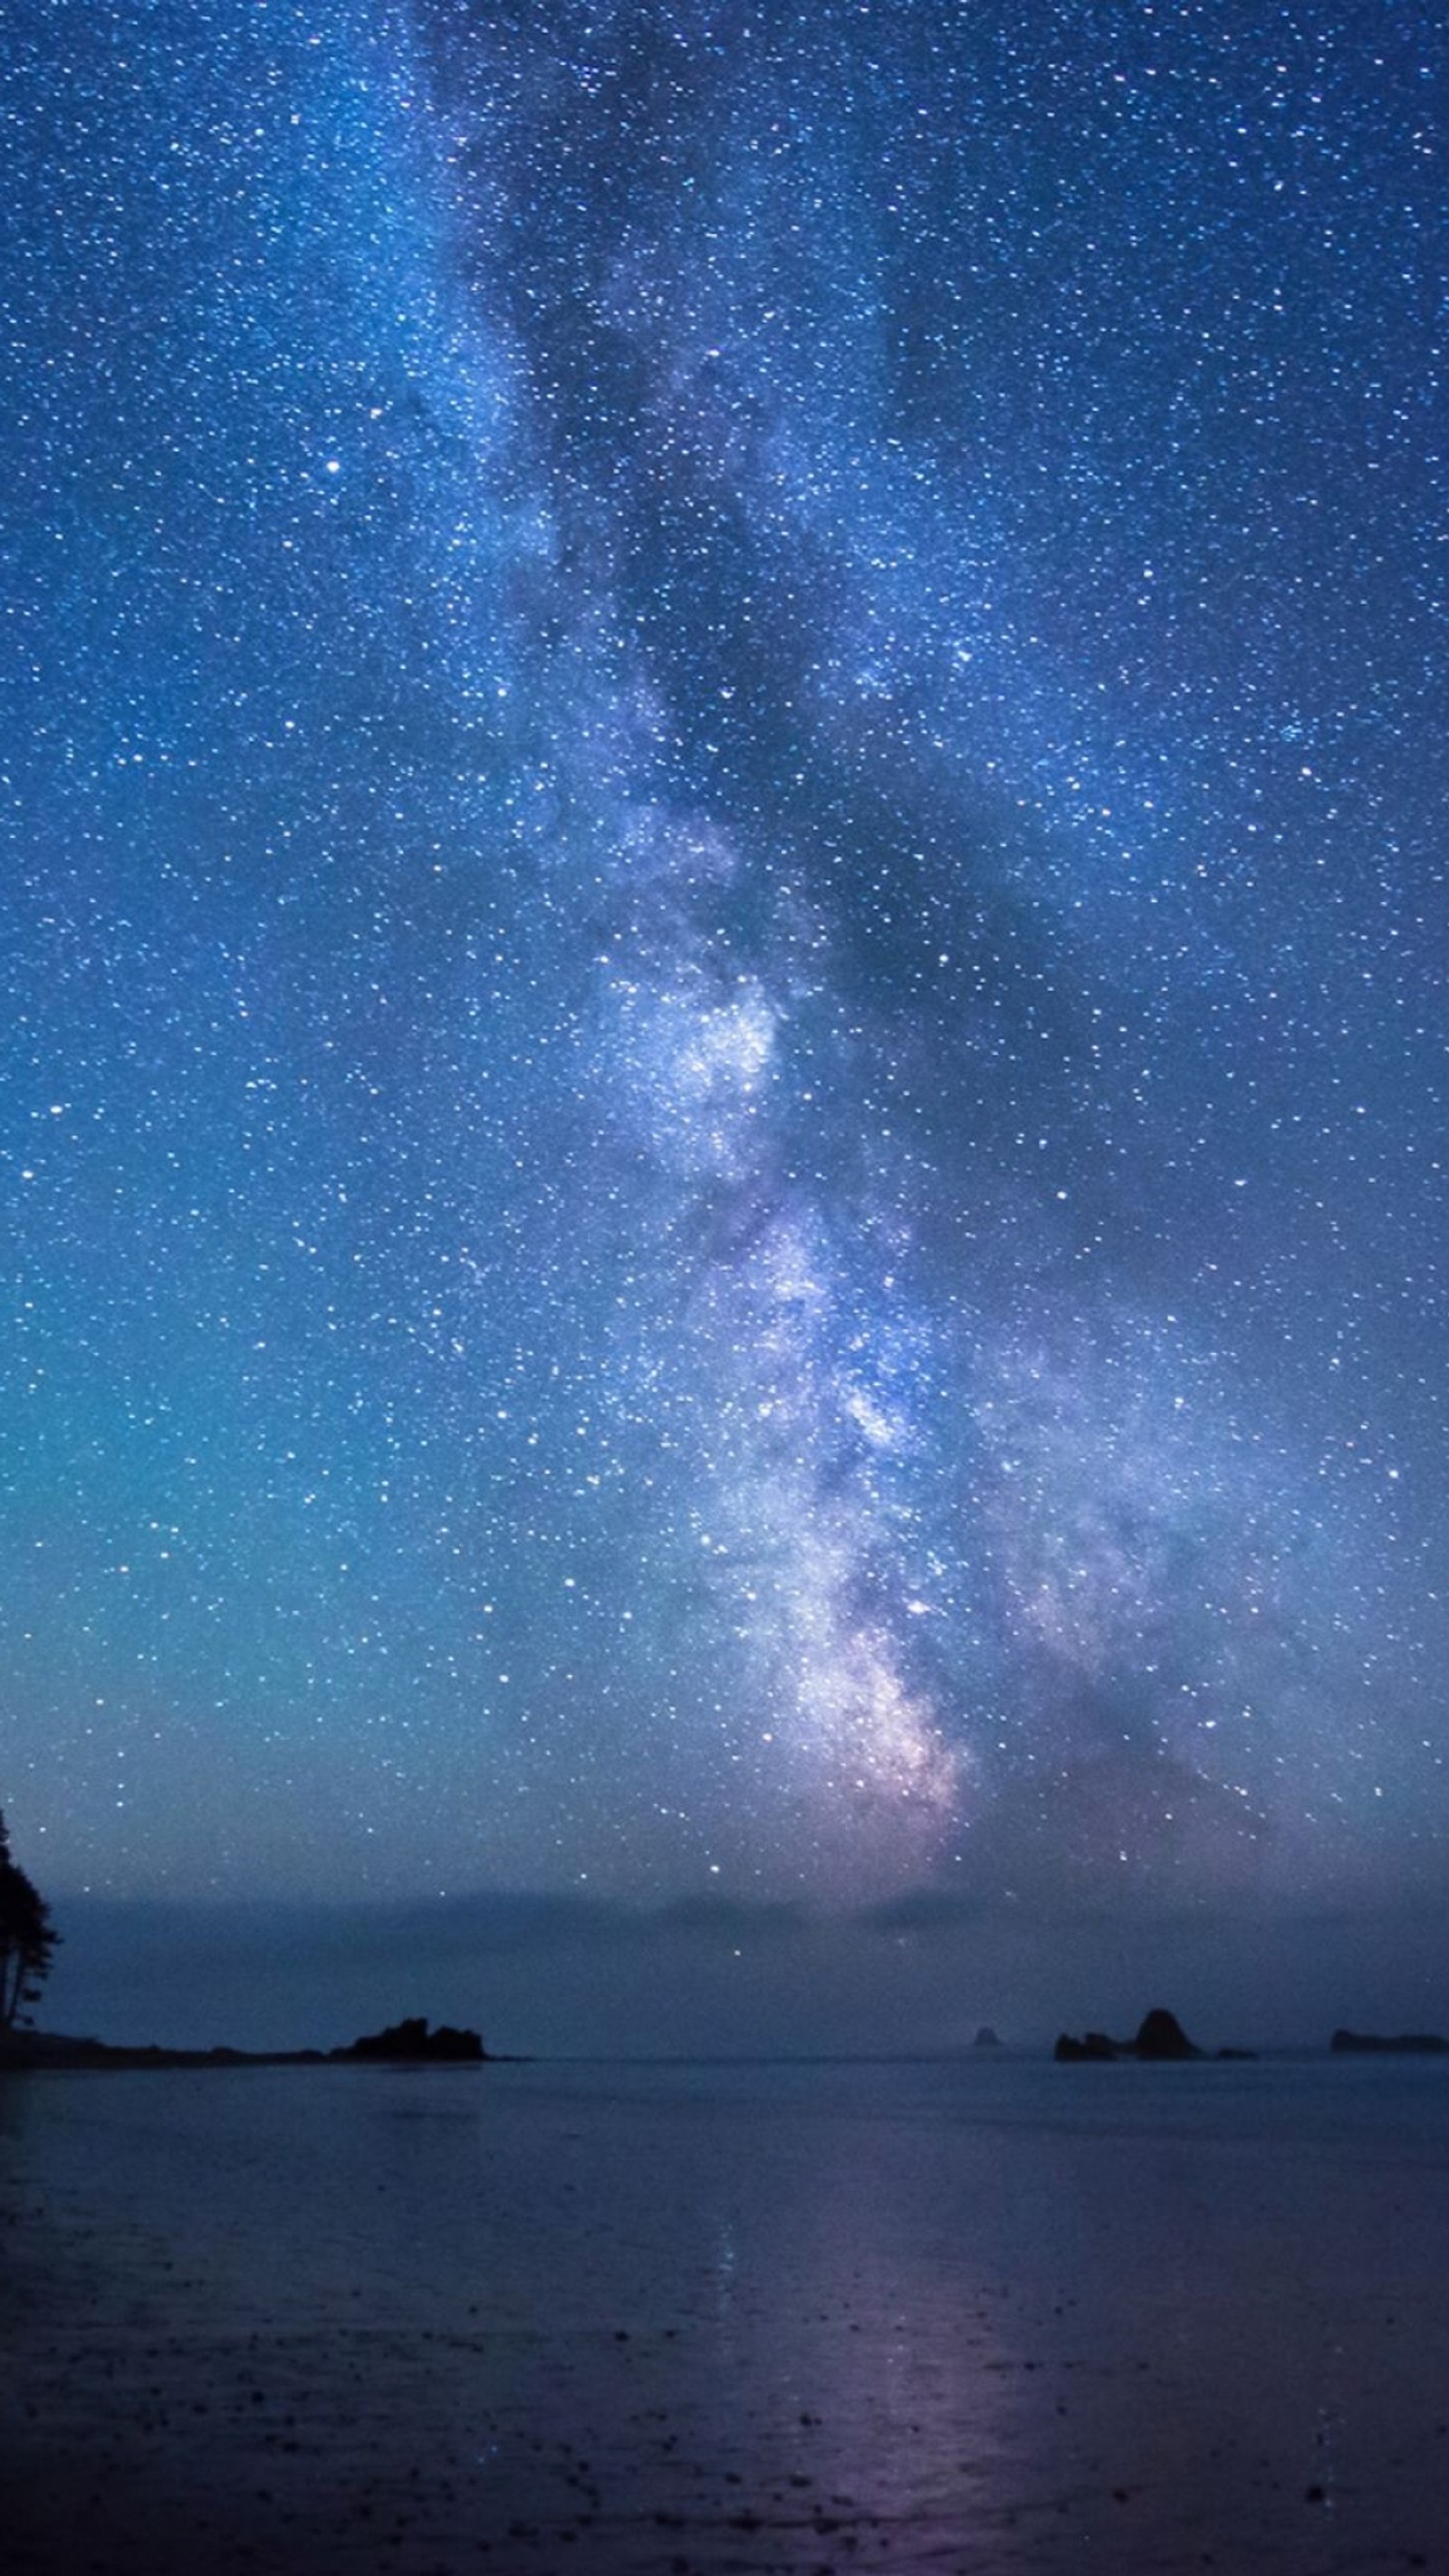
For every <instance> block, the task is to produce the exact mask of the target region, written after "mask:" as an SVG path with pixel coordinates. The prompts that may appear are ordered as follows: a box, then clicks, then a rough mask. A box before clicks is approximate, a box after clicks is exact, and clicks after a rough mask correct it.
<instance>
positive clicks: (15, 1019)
mask: <svg viewBox="0 0 1449 2576" xmlns="http://www.w3.org/2000/svg"><path fill="white" fill-rule="evenodd" d="M16 17H17V30H18V33H17V36H16V40H15V42H14V43H13V45H12V46H11V48H10V51H9V60H8V63H7V65H6V67H5V69H4V71H3V73H0V99H3V108H4V114H5V119H6V126H7V131H8V133H9V137H10V143H11V150H12V153H13V155H14V160H13V165H12V166H13V172H14V176H13V177H12V181H11V185H10V191H9V199H10V204H11V209H12V211H11V218H10V223H9V229H8V239H7V244H6V248H5V252H4V281H3V301H0V318H3V323H4V329H5V334H6V340H7V344H8V351H9V357H10V370H9V372H10V379H11V383H12V387H13V389H14V390H13V392H12V395H11V400H10V404H9V407H8V409H7V413H6V417H5V423H4V429H3V441H4V454H5V506H6V513H7V518H8V522H9V543H8V551H7V563H8V572H7V607H8V615H7V622H6V632H7V636H8V642H7V647H6V652H5V655H4V660H3V668H0V690H3V698H4V717H5V746H6V773H5V777H6V783H5V790H4V793H5V799H6V806H5V810H6V814H7V818H8V829H7V854H6V857H5V861H4V868H5V874H4V881H3V882H4V911H5V923H6V934H7V935H6V941H5V960H4V965H3V970H0V971H3V975H4V985H5V1009H4V1021H3V1030H0V1040H3V1048H4V1104H5V1118H4V1130H3V1142H4V1161H3V1166H0V1169H3V1173H4V1187H5V1196H6V1206H7V1255H8V1257H7V1261H6V1265H5V1268H6V1280H7V1289H8V1330H7V1334H6V1338H5V1353H6V1361H5V1365H6V1372H7V1375H6V1387H5V1418H6V1426H7V1429H6V1441H5V1458H4V1485H3V1508H4V1531H5V1566H6V1578H5V1582H4V1586H3V1592H0V1635H3V1641H4V1660H5V1667H6V1673H7V1680H6V1695H5V1709H4V1717H3V1735H0V1797H3V1800H4V1803H5V1805H6V1807H7V1809H8V1810H9V1813H10V1818H11V1823H12V1826H13V1828H14V1830H15V1832H16V1835H17V1842H18V1844H19V1846H20V1847H22V1848H23V1849H24V1852H25V1854H26V1857H27V1858H28V1859H29V1860H31V1861H32V1862H33V1863H34V1865H35V1867H36V1869H37V1870H38V1871H39V1872H41V1874H43V1875H44V1876H45V1877H46V1879H47V1883H48V1884H50V1885H51V1886H53V1887H54V1888H55V1889H56V1890H57V1891H58V1892H63V1891H64V1889H65V1888H67V1887H71V1888H77V1889H78V1888H80V1887H81V1886H83V1885H89V1886H91V1887H95V1888H100V1889H109V1890H115V1891H118V1892H122V1893H137V1892H141V1893H144V1892H147V1891H155V1892H161V1891H177V1892H195V1891H201V1890H206V1889H214V1890H216V1891H219V1892H231V1893H245V1892H247V1891H249V1890H251V1889H254V1888H257V1889H264V1890H265V1889H278V1890H280V1889H290V1890H301V1889H304V1888H311V1889H318V1890H321V1891H324V1892H327V1893H333V1894H354V1893H364V1892H369V1891H372V1892H392V1893H410V1892H414V1891H416V1892H419V1893H420V1892H423V1891H426V1890H431V1889H449V1890H453V1889H461V1888H468V1887H474V1886H480V1885H506V1886H535V1887H541V1888H557V1889H563V1888H568V1887H577V1886H579V1885H581V1884H587V1885H588V1886H589V1887H590V1888H593V1889H597V1890H599V1891H601V1892H604V1893H607V1894H624V1895H634V1896H641V1897H649V1898H654V1897H658V1898H669V1897H674V1896H679V1895H688V1894H693V1893H705V1892H710V1891H716V1892H718V1893H719V1894H720V1895H721V1896H725V1895H733V1896H748V1895H752V1894H754V1895H760V1896H762V1897H770V1898H778V1897H781V1896H792V1895H793V1896H800V1897H802V1898H804V1899H806V1900H808V1901H810V1902H814V1903H823V1904H838V1903H851V1902H856V1901H867V1900H871V1899H877V1898H883V1897H889V1896H891V1895H892V1894H893V1893H895V1892H897V1891H900V1890H903V1889H907V1888H911V1887H915V1886H918V1885H929V1884H938V1885H940V1886H942V1887H944V1888H947V1889H950V1890H953V1891H955V1890H959V1891H962V1892H963V1893H966V1894H970V1895H972V1896H975V1895H979V1896H981V1897H982V1898H983V1899H993V1898H1000V1899H1002V1900H1003V1901H1005V1900H1006V1898H1007V1896H1008V1893H1009V1894H1010V1896H1012V1897H1014V1898H1025V1899H1027V1900H1028V1901H1029V1900H1031V1899H1032V1898H1033V1897H1034V1896H1035V1897H1037V1898H1041V1897H1043V1896H1045V1895H1047V1894H1051V1893H1061V1892H1063V1891H1067V1892H1075V1893H1076V1894H1078V1895H1085V1896H1087V1897H1088V1898H1090V1899H1091V1900H1092V1901H1096V1900H1098V1899H1100V1900H1101V1901H1103V1902H1108V1903H1110V1902H1112V1901H1114V1899H1115V1898H1116V1896H1117V1895H1118V1894H1120V1893H1123V1892H1127V1893H1129V1894H1131V1895H1140V1894H1141V1893H1142V1892H1143V1891H1147V1892H1149V1893H1150V1894H1153V1895H1154V1896H1161V1895H1164V1894H1175V1895H1180V1896H1183V1897H1184V1898H1189V1899H1203V1898H1212V1899H1218V1898H1226V1899H1228V1900H1231V1899H1232V1898H1233V1897H1234V1896H1235V1895H1239V1894H1242V1895H1247V1894H1250V1895H1251V1896H1252V1897H1253V1898H1254V1899H1255V1900H1256V1899H1257V1898H1258V1897H1260V1896H1261V1895H1263V1894H1264V1893H1265V1892H1266V1893H1267V1894H1269V1895H1272V1894H1274V1893H1277V1892H1282V1893H1285V1894H1288V1893H1291V1894H1293V1895H1294V1896H1298V1895H1301V1894H1302V1893H1303V1892H1304V1891H1310V1892H1311V1891H1317V1890H1325V1889H1329V1888H1338V1889H1341V1888H1343V1887H1344V1886H1345V1885H1352V1886H1354V1887H1355V1888H1365V1887H1366V1888H1368V1889H1370V1890H1372V1889H1374V1888H1375V1887H1379V1888H1382V1889H1384V1890H1386V1891H1387V1890H1388V1889H1390V1888H1392V1889H1394V1890H1395V1891H1399V1892H1402V1890H1403V1889H1404V1888H1405V1887H1406V1886H1409V1885H1413V1884H1417V1883H1418V1882H1419V1881H1420V1880H1421V1879H1424V1880H1426V1881H1427V1880H1428V1879H1429V1878H1431V1877H1432V1874H1433V1870H1434V1865H1435V1854H1436V1850H1437V1848H1438V1846H1439V1843H1440V1840H1441V1838H1442V1835H1443V1832H1444V1829H1445V1827H1446V1825H1449V1794H1446V1785H1445V1773H1444V1767H1443V1752H1444V1746H1445V1728H1444V1719H1443V1711H1442V1674H1443V1671H1444V1669H1445V1666H1446V1654H1449V1636H1446V1633H1445V1622H1444V1616H1443V1604H1442V1581H1441V1579H1440V1575H1439V1572H1438V1570H1437V1569H1439V1568H1440V1567H1441V1565H1442V1554H1443V1541H1444V1536H1445V1489H1444V1477H1443V1463H1444V1462H1443V1450H1442V1411H1441V1396H1442V1389H1443V1386H1444V1383H1445V1349H1444V1307H1443V1303H1442V1300H1441V1299H1440V1297H1439V1295H1438V1281H1437V1273H1436V1255H1437V1252H1438V1248H1439V1246H1440V1244H1441V1243H1442V1240H1443V1225H1444V1212H1443V1160H1442V1156H1443V1139H1444V1129H1443V1123H1442V1110H1441V1104H1442V1092H1443V1061H1444V1033H1445V1018H1444V1010H1443V1002H1442V963H1443V958H1444V956H1445V954H1446V953H1449V942H1446V937H1445V923H1444V912H1443V894H1442V869H1441V863H1440V826H1439V815H1440V813H1441V811H1442V808H1443V789H1444V783H1445V782H1444V775H1443V773H1444V749H1443V742H1444V727H1443V722H1442V713H1443V664H1442V649H1443V648H1442V637H1443V627H1442V604H1443V583H1442V562H1443V555H1444V527H1445V515H1444V502H1445V493H1444V468H1443V457H1442V450H1441V444H1440V436H1441V432H1442V426H1443V415H1442V408H1441V396H1442V378H1441V376H1440V374H1439V373H1438V367H1439V363H1440V361H1439V353H1438V343H1437V342H1436V339H1435V324H1436V319H1437V318H1438V309H1437V307H1436V293H1437V290H1438V288H1439V285H1440V283H1441V279H1440V275H1439V267H1438V260H1439V254H1440V252H1441V251H1442V206H1441V199H1440V197H1439V194H1438V193H1437V191H1438V186H1439V184H1440V183H1439V182H1437V181H1436V178H1435V175H1434V172H1435V165H1434V162H1433V158H1432V155H1433V149H1434V144H1435V141H1436V135H1435V131H1434V115H1435V106H1436V96H1435V92H1436V85H1437V86H1438V87H1439V89H1440V94H1442V81H1443V74H1444V68H1445V67H1444V64H1443V61H1442V37H1441V35H1440V33H1439V30H1438V28H1437V26H1436V24H1435V21H1434V16H1433V13H1431V12H1429V11H1427V10H1420V9H1416V8H1412V7H1404V8H1396V9H1392V10H1387V9H1386V10H1372V11H1370V10H1360V9H1349V8H1346V7H1344V6H1342V5H1338V6H1333V5H1323V6H1309V5H1306V0H1303V5H1299V0H1293V5H1290V6H1287V7H1284V8H1278V9H1273V10H1270V11H1268V12H1267V14H1266V15H1265V14H1264V13H1263V12H1262V11H1261V10H1253V11H1249V10H1247V9H1245V8H1239V7H1237V6H1233V7H1221V6H1207V5H1202V6H1196V5H1164V6H1159V7H1143V6H1136V5H1134V6H1132V7H1128V8H1123V7H1121V6H1119V5H1116V0H1113V5H1111V6H1110V7H1109V6H1106V5H1098V6H1092V5H1086V0H1083V5H1065V4H1064V5H1060V6H1055V7H1048V6H1046V5H1044V4H1043V5H1038V0H1029V5H1027V6H1025V7H1014V6H1013V7H1007V6H1005V5H998V0H990V5H987V6H985V7H981V8H971V9H965V8H961V9H956V8H943V7H941V6H939V5H936V0H919V5H915V0H894V5H887V0H858V4H857V0H850V5H846V0H810V5H808V6H806V5H804V0H800V5H798V6H794V7H774V6H770V7H766V6H764V5H762V0H756V5H749V0H734V5H719V6H713V5H708V0H698V5H695V6H687V5H679V6H673V7H670V6H665V5H663V0H637V5H624V0H618V5H606V0H599V4H598V5H596V6H593V7H587V6H584V5H582V0H549V5H548V6H544V5H543V0H511V5H496V6H488V7H483V6H481V5H476V6H475V5H466V4H465V0H454V5H445V0H415V5H412V6H403V5H392V0H317V5H316V6H315V7H313V8H303V7H300V6H298V5H296V0H272V5H263V0H185V5H183V0H126V5H122V4H121V0H85V5H81V0H50V5H47V0H26V5H24V6H22V7H21V8H20V9H19V10H18V11H17V13H16Z"/></svg>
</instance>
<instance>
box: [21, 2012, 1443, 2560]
mask: <svg viewBox="0 0 1449 2576" xmlns="http://www.w3.org/2000/svg"><path fill="white" fill-rule="evenodd" d="M1446 2171H1449V2076H1446V2073H1445V2070H1443V2069H1441V2068H1424V2067H1395V2068H1390V2069H1387V2070H1384V2069H1380V2068H1370V2069H1363V2068H1357V2067H1344V2066H1341V2065H1338V2066H1336V2065H1321V2066H1312V2067H1280V2066H1274V2065H1271V2064H1267V2065H1263V2066H1258V2067H1242V2068H1213V2067H1208V2068H1177V2067H1172V2068H1139V2067H1113V2068H1103V2069H1085V2070H1074V2069H1056V2068H1051V2067H1048V2066H1040V2065H1028V2064H1020V2063H1017V2064H1006V2065H993V2066H989V2067H978V2066H974V2065H972V2066H966V2067H960V2068H902V2067H896V2068H815V2069H810V2068H785V2069H778V2068H777V2069H772V2068H754V2069H750V2068H735V2069H729V2070H720V2069H703V2068H702V2069H670V2070H659V2069H653V2070H649V2069H602V2068H545V2067H535V2068H499V2069H493V2070H489V2071H488V2073H487V2075H486V2076H485V2077H484V2078H483V2079H482V2080H481V2081H480V2079H479V2078H478V2077H477V2076H473V2077H469V2076H466V2075H464V2076H452V2075H449V2074H447V2073H444V2072H440V2071H439V2072H434V2071H428V2072H424V2073H418V2074H410V2073H406V2072H394V2071H390V2070H378V2071H377V2072H376V2073H375V2074H374V2073H371V2072H369V2073H366V2074H363V2075H359V2074H358V2073H357V2072H356V2071H355V2070H350V2069H349V2070H345V2071H341V2070H339V2071H337V2072H335V2073H334V2072H332V2071H331V2070H317V2071H307V2070H290V2069H280V2068H279V2069H275V2070H237V2071H236V2072H234V2073H228V2072H211V2073H201V2074H194V2075H191V2074H185V2073H158V2074H154V2075H135V2076H132V2075H125V2074H117V2075H106V2076H85V2075H43V2076H42V2075H29V2076H25V2077H23V2078H18V2079H11V2080H10V2081H8V2082H7V2084H6V2085H5V2086H4V2087H3V2088H0V2341H3V2347H4V2349H5V2351H6V2353H7V2355H8V2356H9V2357H10V2366H9V2367H8V2368H7V2370H6V2372H5V2374H4V2380H3V2386H0V2530H3V2532H4V2535H5V2565H6V2568H7V2571H9V2570H13V2571H15V2576H62V2571H65V2576H69V2571H70V2570H72V2569H75V2570H78V2571H81V2570H87V2569H94V2570H96V2571H98V2576H100V2571H104V2576H133V2571H134V2576H142V2571H147V2576H152V2571H154V2576H182V2571H185V2576H196V2572H197V2571H201V2576H239V2571H241V2570H258V2569H266V2570H269V2571H275V2576H294V2571H295V2576H301V2571H302V2570H303V2569H306V2570H308V2571H311V2576H328V2571H330V2570H334V2569H335V2570H337V2571H339V2576H342V2571H364V2570H370V2569H374V2568H379V2569H380V2568H388V2569H397V2570H400V2571H402V2576H424V2571H429V2570H433V2571H438V2576H455V2571H458V2570H462V2569H465V2568H478V2567H486V2568H491V2569H504V2570H510V2571H511V2570H519V2571H524V2570H528V2571H535V2576H537V2572H538V2571H542V2572H543V2576H552V2572H553V2571H555V2570H557V2569H559V2568H562V2567H567V2568H570V2569H573V2568H577V2569H579V2570H580V2571H581V2576H625V2572H626V2571H627V2572H628V2576H646V2571H648V2572H649V2576H652V2572H653V2571H669V2576H684V2571H686V2570H699V2571H711V2576H724V2571H738V2576H762V2571H765V2570H768V2569H777V2570H782V2571H783V2570H788V2571H791V2576H794V2571H797V2570H798V2571H804V2570H814V2571H824V2570H827V2569H830V2570H835V2571H839V2570H843V2569H850V2568H860V2569H871V2568H885V2569H890V2570H891V2571H896V2570H917V2569H922V2570H924V2569H938V2570H948V2569H959V2570H963V2571H973V2572H974V2571H980V2576H986V2571H991V2576H996V2571H1004V2576H1005V2572H1007V2571H1012V2570H1041V2571H1044V2576H1045V2571H1052V2576H1055V2571H1063V2576H1065V2571H1067V2570H1072V2571H1074V2576H1098V2571H1101V2576H1107V2571H1109V2570H1110V2571H1112V2576H1131V2572H1132V2571H1142V2576H1146V2571H1149V2570H1150V2571H1152V2576H1170V2571H1174V2570H1177V2569H1188V2568H1192V2569H1201V2568H1204V2567H1217V2568H1219V2569H1222V2570H1228V2571H1235V2572H1236V2571H1241V2570H1249V2569H1254V2568H1263V2569H1269V2568H1271V2569H1273V2570H1280V2569H1282V2570H1292V2571H1304V2576H1308V2571H1314V2576H1319V2571H1333V2570H1340V2569H1341V2570H1343V2571H1345V2576H1347V2571H1349V2570H1361V2569H1362V2570H1373V2569H1380V2568H1383V2569H1388V2568H1395V2569H1407V2568H1411V2567H1415V2566H1419V2567H1425V2568H1430V2569H1442V2568H1444V2567H1445V2566H1446V2564H1449V2554H1446V2549H1449V2544H1446V2539H1445V2535H1446V2534H1449V2194H1446V2192H1445V2189H1444V2176H1445V2173H1446Z"/></svg>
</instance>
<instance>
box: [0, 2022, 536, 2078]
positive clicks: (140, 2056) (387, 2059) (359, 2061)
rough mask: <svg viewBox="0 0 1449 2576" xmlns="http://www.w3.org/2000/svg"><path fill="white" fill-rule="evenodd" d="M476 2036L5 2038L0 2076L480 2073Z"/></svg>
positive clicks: (448, 2031) (402, 2026) (41, 2034)
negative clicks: (264, 2041) (213, 2043)
mask: <svg viewBox="0 0 1449 2576" xmlns="http://www.w3.org/2000/svg"><path fill="white" fill-rule="evenodd" d="M492 2062H493V2061H492V2060H491V2058H490V2055H489V2051H488V2050H487V2049H486V2048H485V2047H484V2045H483V2042H482V2040H481V2038H480V2037H479V2034H478V2033H477V2031H476V2030H455V2029H453V2028H452V2027H451V2025H450V2024H449V2023H447V2022H444V2023H442V2024H440V2026H439V2027H438V2029H436V2030H430V2029H429V2027H428V2024H427V2021H426V2020H425V2019H424V2017H423V2016H422V2015H421V2014H418V2015H416V2016H414V2017H413V2018H411V2019H408V2020H404V2021H398V2022H393V2023H391V2024H390V2025H389V2026H388V2027H387V2028H386V2029H384V2030H378V2031H371V2032H367V2033H364V2035H363V2036H362V2037H361V2038H360V2039H354V2040H351V2041H349V2043H348V2045H347V2046H346V2047H345V2048H278V2049H249V2048H225V2047H216V2048H162V2047H159V2046H157V2045H156V2044H154V2043H153V2044H151V2045H150V2046H147V2047H125V2046H122V2047H113V2046H112V2045H111V2044H110V2043H109V2042H108V2041H106V2040H102V2039H71V2038H67V2037H65V2036H63V2035H61V2034H60V2033H58V2032H51V2031H39V2030H13V2031H7V2032H5V2033H4V2034H3V2036H0V2069H11V2070H14V2071H16V2072H20V2071H23V2070H25V2069H27V2068H31V2069H34V2070H36V2071H40V2070H52V2069H65V2068H78V2069H85V2068H89V2069H92V2070H94V2071H98V2072H105V2071H111V2070H122V2069H126V2070H129V2069H132V2068H138V2067H141V2068H145V2067H177V2066H483V2065H487V2064H490V2063H492Z"/></svg>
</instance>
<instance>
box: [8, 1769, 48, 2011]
mask: <svg viewBox="0 0 1449 2576" xmlns="http://www.w3.org/2000/svg"><path fill="white" fill-rule="evenodd" d="M59 1939H60V1934H59V1933H58V1932H57V1931H56V1929H55V1927H54V1925H53V1924H52V1922H51V1919H50V1908H49V1906H48V1905H47V1904H46V1901H45V1899H44V1897H43V1896H42V1895H41V1893H40V1890H39V1888H38V1887H37V1886H36V1885H35V1883H34V1881H33V1880H32V1879H29V1878H27V1876H26V1874H25V1872H24V1870H23V1869H22V1868H21V1867H20V1864H19V1862H18V1861H14V1860H12V1859H11V1857H10V1837H9V1835H8V1834H7V1832H6V1830H5V1819H4V1817H3V1816H0V2033H3V2032H5V2031H7V2030H13V2029H14V2027H15V2024H16V2022H17V2021H28V2020H29V2018H30V2016H29V2014H28V2013H27V2012H26V2011H25V2010H24V2006H25V2005H27V2004H33V2003H35V2002H37V2001H38V1999H39V1995H40V1989H41V1987H42V1986H43V1984H44V1983H45V1979H46V1977H47V1975H48V1974H49V1971H50V1959H51V1952H52V1951H53V1950H54V1948H55V1945H56V1943H57V1941H58V1940H59Z"/></svg>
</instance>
